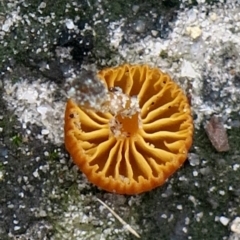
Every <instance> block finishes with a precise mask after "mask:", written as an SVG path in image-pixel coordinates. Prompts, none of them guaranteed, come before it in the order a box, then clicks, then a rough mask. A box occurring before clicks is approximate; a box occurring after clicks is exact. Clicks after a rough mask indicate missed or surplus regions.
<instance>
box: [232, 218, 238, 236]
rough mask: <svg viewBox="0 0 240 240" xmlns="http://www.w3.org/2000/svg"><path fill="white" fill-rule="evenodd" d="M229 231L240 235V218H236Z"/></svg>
mask: <svg viewBox="0 0 240 240" xmlns="http://www.w3.org/2000/svg"><path fill="white" fill-rule="evenodd" d="M231 231H232V232H234V233H238V234H240V217H236V218H235V219H234V220H233V221H232V223H231Z"/></svg>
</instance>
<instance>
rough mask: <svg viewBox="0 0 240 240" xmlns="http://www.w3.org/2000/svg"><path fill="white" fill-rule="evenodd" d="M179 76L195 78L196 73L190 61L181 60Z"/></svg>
mask: <svg viewBox="0 0 240 240" xmlns="http://www.w3.org/2000/svg"><path fill="white" fill-rule="evenodd" d="M181 76H182V77H189V78H197V77H198V73H197V72H196V71H195V70H194V68H193V65H192V63H191V62H189V61H187V60H183V62H182V66H181Z"/></svg>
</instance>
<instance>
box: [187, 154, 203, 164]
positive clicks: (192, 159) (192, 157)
mask: <svg viewBox="0 0 240 240" xmlns="http://www.w3.org/2000/svg"><path fill="white" fill-rule="evenodd" d="M188 161H189V163H190V165H191V166H193V167H194V166H197V165H199V164H200V158H199V156H198V155H197V154H195V153H189V154H188Z"/></svg>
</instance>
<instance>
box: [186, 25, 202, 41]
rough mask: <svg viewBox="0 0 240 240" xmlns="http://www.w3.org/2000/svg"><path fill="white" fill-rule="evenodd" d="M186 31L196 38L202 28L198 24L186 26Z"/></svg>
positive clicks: (200, 33)
mask: <svg viewBox="0 0 240 240" xmlns="http://www.w3.org/2000/svg"><path fill="white" fill-rule="evenodd" d="M186 33H187V35H189V36H190V37H191V38H192V39H197V38H199V37H200V36H201V35H202V29H201V28H200V27H199V26H194V27H187V28H186Z"/></svg>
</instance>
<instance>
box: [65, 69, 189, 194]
mask: <svg viewBox="0 0 240 240" xmlns="http://www.w3.org/2000/svg"><path fill="white" fill-rule="evenodd" d="M98 78H99V81H102V82H103V84H104V85H105V87H106V88H107V89H109V91H108V98H107V99H108V100H106V102H105V103H104V107H102V108H101V109H102V111H100V110H99V108H98V109H97V110H94V109H91V108H85V107H81V106H80V105H79V104H77V103H76V102H75V101H73V100H71V99H69V100H68V102H67V106H66V111H65V128H64V130H65V145H66V149H67V151H68V152H69V153H70V155H71V156H72V158H73V161H74V163H75V164H77V165H78V166H79V168H80V169H81V171H82V172H83V173H84V174H85V175H86V176H87V178H88V179H89V181H90V182H92V183H94V184H95V185H97V186H98V187H100V188H102V189H104V190H106V191H109V192H115V193H119V194H138V193H141V192H145V191H149V190H151V189H153V188H155V187H157V186H160V185H162V184H164V182H165V181H166V180H167V179H168V177H169V176H170V175H172V174H173V173H174V172H175V171H176V170H177V169H178V168H179V167H180V166H181V165H182V164H183V162H184V161H185V160H186V158H187V153H188V150H189V148H190V146H191V144H192V135H193V123H192V117H191V111H190V106H189V103H188V100H187V97H186V96H185V95H184V93H183V91H182V90H181V89H180V88H179V87H178V86H177V85H176V83H174V82H173V81H172V80H171V78H170V76H169V75H167V74H165V73H163V72H161V71H160V70H159V69H157V68H151V67H149V66H147V65H128V64H125V65H122V66H119V67H116V68H107V69H104V70H102V71H100V72H99V73H98Z"/></svg>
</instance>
